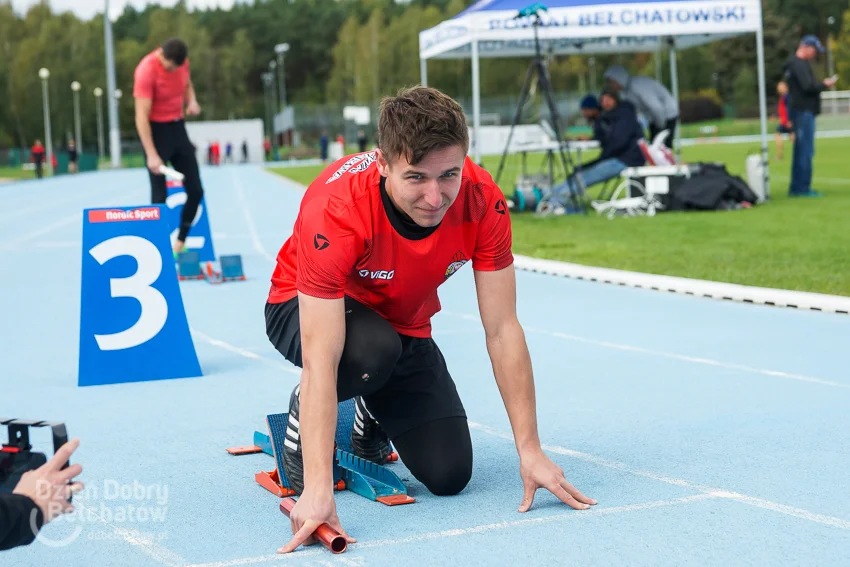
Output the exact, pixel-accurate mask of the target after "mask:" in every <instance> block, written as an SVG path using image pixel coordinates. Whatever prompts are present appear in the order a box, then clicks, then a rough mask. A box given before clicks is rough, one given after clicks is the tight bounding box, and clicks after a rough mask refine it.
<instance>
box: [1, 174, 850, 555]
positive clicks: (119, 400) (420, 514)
mask: <svg viewBox="0 0 850 567" xmlns="http://www.w3.org/2000/svg"><path fill="white" fill-rule="evenodd" d="M202 177H203V181H204V184H205V189H206V200H207V203H208V206H209V211H210V222H211V225H212V229H213V234H214V236H215V246H216V252H217V253H218V254H219V255H222V254H228V253H238V254H242V255H243V258H244V262H245V269H246V273H247V275H248V281H245V282H236V283H232V284H226V285H220V286H212V285H208V284H206V283H204V282H184V283H181V289H182V292H183V298H184V303H185V305H186V310H187V314H188V318H189V322H190V325H191V327H192V331H193V336H194V341H195V348H196V349H197V352H198V356H199V358H200V361H201V365H202V368H203V370H204V374H205V376H204V377H202V378H194V379H183V380H173V381H157V382H147V383H136V384H125V385H115V386H102V387H91V388H78V387H77V386H76V384H77V370H76V369H77V348H78V341H79V339H78V333H79V302H80V256H81V252H82V251H81V243H80V240H81V211H82V209H83V208H84V207H91V206H112V205H142V204H145V203H147V202H148V199H149V189H148V185H147V184H148V180H147V175H146V173H145V172H144V171H143V170H129V171H127V170H125V171H116V172H102V173H97V174H86V175H79V176H76V177H64V178H58V179H50V180H44V181H31V182H23V183H16V184H12V185H7V186H3V187H0V281H2V282H3V293H2V294H0V302H2V304H0V313H2V316H3V321H2V337H0V338H2V340H0V352H2V360H3V382H2V384H3V396H2V402H0V414H3V415H11V416H14V417H21V418H29V419H47V420H58V421H65V422H66V423H67V425H68V430H69V433H70V434H71V435H72V436H77V437H80V438H81V446H80V448H79V450H78V452H77V454H76V455H75V458H74V461H75V462H80V463H82V464H83V466H84V473H83V475H82V477H83V479H84V480H85V481H86V483H87V486H88V487H89V489H88V490H87V492H85V493H83V494H81V495H80V496H79V497H78V498H76V499H75V502H77V504H78V512H77V513H76V514H74V515H73V516H67V517H63V518H62V519H60V520H57V521H56V522H54V523H52V524H50V525H48V526H47V527H46V528H45V529H44V530H43V532H42V537H43V541H36V542H34V543H33V544H32V545H30V546H29V547H26V548H21V549H17V550H13V551H11V552H7V553H4V554H3V556H2V564H3V565H4V566H19V565H20V566H30V565H63V566H68V567H70V566H78V565H79V566H95V565H96V566H101V565H120V566H121V567H131V566H136V565H153V566H157V565H165V566H196V567H197V566H198V565H205V566H207V567H236V566H242V565H267V564H274V563H278V562H280V563H283V564H286V565H301V566H304V567H317V566H328V565H351V566H355V565H359V566H376V567H383V566H387V567H390V566H392V567H396V566H406V565H411V566H413V565H429V566H430V565H452V566H454V565H463V566H466V565H547V566H548V565H557V564H567V563H574V564H580V565H653V566H657V565H683V564H688V565H723V566H726V565H741V564H757V565H780V564H781V565H848V564H850V474H848V465H850V457H848V455H850V375H848V373H847V354H846V353H847V350H846V349H847V345H848V338H850V318H848V317H846V316H840V315H826V314H819V313H814V312H803V311H793V310H782V309H778V308H771V307H759V306H752V305H744V304H734V303H725V302H718V301H714V300H706V299H698V298H693V297H683V296H675V295H668V294H664V293H659V292H653V291H645V290H636V289H629V288H621V287H616V286H610V285H604V284H595V283H589V282H582V281H573V280H568V279H563V278H556V277H552V276H545V275H539V274H530V273H523V272H520V273H519V274H518V285H519V296H520V299H519V310H520V320H521V322H522V323H523V325H524V326H525V328H526V335H527V339H528V342H529V347H530V350H531V355H532V360H533V363H534V369H535V377H536V384H537V394H538V398H537V399H538V414H539V423H540V435H541V438H542V440H543V442H544V444H545V448H546V450H547V451H548V452H549V454H550V455H551V456H552V458H553V459H554V460H555V461H556V462H557V463H558V464H560V465H561V466H562V467H563V468H564V470H565V472H566V475H567V478H568V479H569V480H570V481H571V482H572V483H573V484H574V485H575V486H577V487H579V488H580V489H581V490H582V491H583V492H584V493H585V494H587V495H588V496H591V497H593V498H596V499H597V500H598V501H599V504H598V505H597V506H595V507H594V509H593V510H591V511H582V512H578V511H573V510H572V509H570V508H567V507H566V506H564V505H563V504H560V502H558V501H557V500H556V499H555V498H554V497H553V496H551V495H550V494H548V493H546V492H545V491H539V492H538V494H537V497H536V500H535V505H534V507H533V508H532V510H531V511H530V512H528V513H527V514H519V513H517V512H516V509H517V507H518V506H519V503H520V499H521V497H522V485H521V483H520V480H519V475H518V460H517V456H516V452H515V449H514V446H513V443H512V441H511V436H510V427H509V424H508V421H507V418H506V415H505V411H504V407H503V406H502V402H501V399H500V397H499V394H498V390H497V389H496V386H495V383H494V380H493V376H492V370H491V368H490V364H489V360H488V357H487V353H486V349H485V345H484V336H483V332H482V328H481V324H480V322H479V321H478V319H477V312H476V308H475V305H476V302H475V296H474V288H473V282H472V276H471V269H470V268H467V269H464V270H461V274H460V275H458V276H455V277H454V278H451V280H450V281H449V282H448V283H447V284H446V285H445V286H444V287H443V288H442V290H441V300H442V303H443V312H442V313H440V314H439V315H438V316H437V317H436V319H435V339H436V340H437V342H438V343H439V344H440V346H441V348H442V350H443V352H444V354H445V357H446V359H447V361H448V364H449V368H450V369H451V371H452V373H453V376H454V377H455V381H456V382H457V384H458V388H459V391H460V393H461V396H462V398H463V400H464V402H465V404H466V407H467V411H468V413H469V416H470V419H471V421H472V422H473V423H472V427H473V429H472V433H473V444H474V450H475V470H474V476H473V479H472V482H471V484H470V485H469V487H468V488H467V489H466V490H465V491H464V492H463V493H462V494H460V495H459V496H456V497H451V498H438V497H434V496H431V495H430V494H428V493H427V492H426V491H425V490H424V489H423V487H422V486H421V485H420V484H419V483H417V482H416V480H415V479H413V478H411V477H410V475H409V473H407V471H406V470H405V469H404V467H403V465H402V464H395V465H392V466H393V467H394V470H396V471H397V472H399V474H400V476H401V477H402V478H404V479H406V480H407V481H408V486H409V487H410V494H411V495H413V496H414V497H416V498H417V503H415V504H412V505H408V506H400V507H395V508H388V507H385V506H382V505H380V504H376V503H373V502H369V501H367V500H365V499H363V498H361V497H359V496H356V495H353V494H351V493H341V494H339V496H338V508H339V514H340V517H341V519H342V521H343V524H344V525H345V526H346V528H347V529H348V531H349V532H350V533H351V534H352V535H353V536H355V537H356V538H358V540H359V542H358V543H357V544H355V545H352V546H351V547H350V548H349V550H348V551H347V552H346V553H344V554H342V555H339V556H332V555H331V554H330V553H328V552H327V551H326V550H325V549H324V548H321V547H316V548H309V549H301V550H299V551H297V552H296V553H294V554H291V555H288V556H276V555H275V550H276V549H277V548H278V547H279V546H281V545H283V544H284V543H285V542H286V541H287V540H288V538H289V531H290V530H289V522H288V521H287V520H286V518H285V517H284V516H283V515H282V514H281V513H280V512H279V510H278V507H277V503H278V502H277V499H276V498H275V497H274V496H272V495H271V494H269V493H268V492H266V491H265V490H263V489H262V488H260V487H259V486H258V485H257V484H256V483H255V482H254V479H253V475H254V473H256V472H258V471H259V470H271V469H272V468H273V467H274V465H273V460H272V459H271V457H269V456H267V455H264V454H259V455H246V456H241V457H233V456H230V455H228V454H227V453H226V452H225V448H226V447H230V446H236V445H246V444H250V443H251V441H252V435H253V431H254V430H255V429H256V430H260V431H264V428H265V424H264V418H265V416H266V415H267V414H270V413H275V412H284V411H286V404H287V401H288V399H289V394H290V392H291V390H292V388H293V386H294V385H295V383H296V380H297V378H298V371H297V370H296V369H295V368H294V367H292V366H291V365H290V364H289V363H288V362H286V361H285V360H283V358H282V357H281V356H280V355H279V354H278V353H277V352H276V351H275V350H274V349H273V347H272V346H271V345H270V344H269V342H268V340H267V338H266V336H265V328H264V320H263V305H264V301H265V298H266V295H267V292H268V279H269V276H270V274H271V270H272V266H273V259H274V256H275V255H276V252H277V250H278V248H279V246H280V245H281V244H282V242H283V241H284V240H285V239H286V238H287V236H288V235H289V234H290V232H291V229H292V224H293V221H294V218H295V214H296V212H297V207H298V203H299V200H300V196H301V192H300V190H299V189H298V187H296V186H294V185H292V184H290V183H288V182H287V181H285V180H282V179H280V178H278V177H276V176H274V175H272V174H269V173H266V172H264V171H262V170H260V169H257V168H254V167H247V166H246V167H238V166H232V167H221V168H218V169H204V170H202ZM836 269H841V268H840V267H836ZM164 356H167V353H164ZM36 439H37V440H38V441H39V442H40V443H41V447H47V445H46V444H47V437H46V435H37V436H36ZM146 488H147V490H145V489H146ZM121 489H123V490H124V491H125V493H124V495H123V496H121V495H120V494H119V495H116V494H115V492H116V490H117V491H120V490H121ZM134 489H135V491H134ZM63 538H68V539H72V541H70V542H69V543H67V544H66V545H58V544H57V542H60V540H62V539H63ZM51 543H52V545H51Z"/></svg>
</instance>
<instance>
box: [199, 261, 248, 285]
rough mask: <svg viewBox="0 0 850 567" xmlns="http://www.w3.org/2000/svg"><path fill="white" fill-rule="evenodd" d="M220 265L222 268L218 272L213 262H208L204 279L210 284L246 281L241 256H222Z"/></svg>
mask: <svg viewBox="0 0 850 567" xmlns="http://www.w3.org/2000/svg"><path fill="white" fill-rule="evenodd" d="M218 265H219V267H220V268H221V269H220V270H216V269H215V268H214V267H213V264H212V262H207V265H206V269H205V273H204V274H203V277H204V278H206V280H207V281H208V282H209V283H216V284H217V283H223V282H232V281H245V280H246V279H247V278H246V277H245V270H244V268H243V267H242V256H241V255H240V254H231V255H229V256H222V257H220V258H219V259H218Z"/></svg>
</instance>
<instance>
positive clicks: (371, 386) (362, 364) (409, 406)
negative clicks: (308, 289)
mask: <svg viewBox="0 0 850 567" xmlns="http://www.w3.org/2000/svg"><path fill="white" fill-rule="evenodd" d="M345 307H346V338H345V346H344V348H343V352H342V356H341V358H340V362H339V370H338V372H337V398H338V400H339V401H344V400H348V399H351V398H353V397H354V396H363V398H364V400H365V401H366V406H367V408H369V411H370V412H371V413H372V414H373V415H374V416H375V417H376V418H377V419H378V421H379V422H380V423H381V424H382V425H383V426H384V429H385V431H386V432H387V434H388V435H390V438H391V440H392V442H393V445H394V446H395V449H396V450H397V451H398V454H399V457H400V458H401V460H402V461H403V462H404V464H405V466H407V468H408V469H410V472H411V473H412V474H413V476H414V477H416V478H417V479H418V480H419V481H420V482H421V483H422V484H424V485H425V486H426V487H427V488H428V490H429V491H431V492H432V493H433V494H436V495H440V496H447V495H452V494H457V493H459V492H460V491H461V490H463V489H464V487H465V486H466V485H467V484H468V483H469V480H470V478H471V477H472V441H471V439H470V435H469V426H468V424H467V421H466V417H454V416H457V415H458V414H459V413H460V412H458V411H457V409H456V406H455V405H454V404H458V405H459V404H460V400H459V398H457V392H456V391H455V389H454V385H453V383H452V382H451V379H450V377H449V376H448V370H447V369H446V368H445V365H444V361H443V359H442V356H438V350H437V349H436V346H433V341H431V340H430V339H427V340H426V339H413V338H411V337H404V336H401V335H399V334H398V333H397V332H396V331H395V330H394V329H393V328H392V326H390V324H389V323H387V321H386V320H384V319H383V318H382V317H381V316H379V315H378V314H377V313H375V312H374V311H373V310H371V309H369V308H368V307H366V306H364V305H362V304H360V303H358V302H356V301H354V300H352V299H350V298H346V301H345ZM298 320H299V316H298V301H297V299H295V300H292V301H289V302H287V303H285V304H280V305H267V306H266V325H267V333H268V335H269V339H270V340H271V341H272V343H273V344H274V345H275V347H276V348H277V349H278V351H280V352H281V354H283V355H284V357H285V358H286V359H287V360H289V361H290V362H292V363H293V364H295V365H296V366H299V367H301V366H302V358H301V334H300V330H299V326H298ZM453 400H456V401H453ZM447 415H448V416H452V417H446V416H447ZM394 431H398V433H394Z"/></svg>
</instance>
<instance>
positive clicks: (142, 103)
mask: <svg viewBox="0 0 850 567" xmlns="http://www.w3.org/2000/svg"><path fill="white" fill-rule="evenodd" d="M152 102H153V101H151V99H149V98H137V99H136V131H137V132H138V133H139V139H140V140H141V141H142V146H143V147H144V148H145V155H146V156H148V157H151V156H153V155H158V154H157V151H156V147H155V146H154V145H153V136H152V135H151V123H150V115H151V104H152Z"/></svg>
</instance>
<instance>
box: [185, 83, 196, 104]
mask: <svg viewBox="0 0 850 567" xmlns="http://www.w3.org/2000/svg"><path fill="white" fill-rule="evenodd" d="M185 95H186V102H187V103H188V104H192V103H193V102H195V103H197V102H198V99H197V98H196V97H195V87H194V86H193V85H192V79H189V80H188V81H186V92H185Z"/></svg>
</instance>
